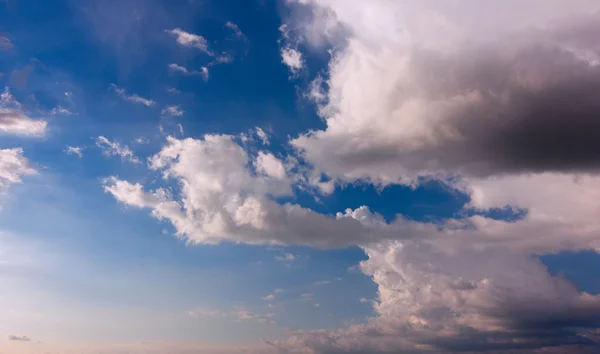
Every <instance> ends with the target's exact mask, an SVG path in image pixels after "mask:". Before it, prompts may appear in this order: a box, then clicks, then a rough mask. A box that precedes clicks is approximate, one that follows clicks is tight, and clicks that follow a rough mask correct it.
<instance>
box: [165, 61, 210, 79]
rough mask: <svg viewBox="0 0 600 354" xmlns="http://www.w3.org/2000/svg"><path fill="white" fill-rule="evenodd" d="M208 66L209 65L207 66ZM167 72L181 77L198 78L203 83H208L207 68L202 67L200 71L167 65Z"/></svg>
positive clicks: (177, 65) (176, 65)
mask: <svg viewBox="0 0 600 354" xmlns="http://www.w3.org/2000/svg"><path fill="white" fill-rule="evenodd" d="M209 65H210V64H209ZM169 70H170V71H171V72H173V73H179V74H182V75H190V76H199V77H201V78H202V79H203V80H204V81H208V67H206V66H203V67H202V68H200V70H188V68H186V67H184V66H181V65H179V64H174V63H173V64H169Z"/></svg>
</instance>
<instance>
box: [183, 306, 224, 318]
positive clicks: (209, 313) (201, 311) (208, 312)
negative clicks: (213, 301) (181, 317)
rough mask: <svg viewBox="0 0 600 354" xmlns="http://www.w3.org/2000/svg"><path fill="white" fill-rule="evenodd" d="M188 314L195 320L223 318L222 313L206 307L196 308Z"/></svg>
mask: <svg viewBox="0 0 600 354" xmlns="http://www.w3.org/2000/svg"><path fill="white" fill-rule="evenodd" d="M187 314H188V316H190V317H194V318H206V317H208V318H214V317H220V316H223V313H222V312H221V311H219V310H216V309H210V308H205V307H196V308H195V309H193V310H190V311H188V312H187Z"/></svg>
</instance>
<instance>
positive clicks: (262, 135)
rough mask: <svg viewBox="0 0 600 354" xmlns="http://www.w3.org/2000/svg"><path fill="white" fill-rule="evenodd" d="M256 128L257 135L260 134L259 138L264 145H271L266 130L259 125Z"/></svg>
mask: <svg viewBox="0 0 600 354" xmlns="http://www.w3.org/2000/svg"><path fill="white" fill-rule="evenodd" d="M254 130H255V133H256V136H258V138H259V139H260V141H261V142H262V143H263V145H269V135H268V134H267V133H265V131H264V130H262V129H261V128H259V127H256V128H255V129H254Z"/></svg>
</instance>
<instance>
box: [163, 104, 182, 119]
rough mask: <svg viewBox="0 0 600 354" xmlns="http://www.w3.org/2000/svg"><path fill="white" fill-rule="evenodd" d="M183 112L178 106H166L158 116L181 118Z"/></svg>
mask: <svg viewBox="0 0 600 354" xmlns="http://www.w3.org/2000/svg"><path fill="white" fill-rule="evenodd" d="M183 113H184V111H183V110H182V109H181V106H179V105H173V106H166V107H165V108H163V109H162V111H161V112H160V115H161V116H163V117H181V116H183Z"/></svg>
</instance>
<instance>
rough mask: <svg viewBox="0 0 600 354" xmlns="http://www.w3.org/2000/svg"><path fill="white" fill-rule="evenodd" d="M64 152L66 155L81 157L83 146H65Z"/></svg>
mask: <svg viewBox="0 0 600 354" xmlns="http://www.w3.org/2000/svg"><path fill="white" fill-rule="evenodd" d="M65 153H66V154H67V155H77V156H79V157H80V158H81V157H83V148H82V147H79V146H67V147H66V148H65Z"/></svg>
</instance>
